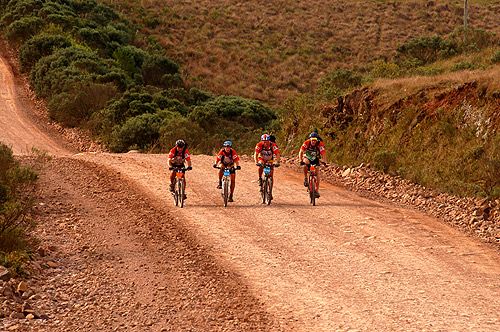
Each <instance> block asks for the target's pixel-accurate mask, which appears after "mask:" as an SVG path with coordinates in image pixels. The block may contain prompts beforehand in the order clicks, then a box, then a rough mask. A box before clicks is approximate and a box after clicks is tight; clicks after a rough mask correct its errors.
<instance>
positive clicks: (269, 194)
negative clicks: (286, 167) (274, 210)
mask: <svg viewBox="0 0 500 332" xmlns="http://www.w3.org/2000/svg"><path fill="white" fill-rule="evenodd" d="M258 166H263V167H264V171H263V173H264V178H263V179H262V183H261V185H260V194H261V196H262V204H266V203H267V205H269V204H271V201H272V200H273V177H272V176H271V171H272V169H273V168H275V167H279V165H276V164H271V163H265V164H264V165H261V164H258Z"/></svg>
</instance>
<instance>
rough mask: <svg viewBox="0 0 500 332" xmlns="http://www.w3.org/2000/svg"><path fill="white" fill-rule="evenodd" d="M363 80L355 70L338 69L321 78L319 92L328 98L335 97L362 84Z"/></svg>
mask: <svg viewBox="0 0 500 332" xmlns="http://www.w3.org/2000/svg"><path fill="white" fill-rule="evenodd" d="M362 80H363V78H362V76H361V75H359V74H358V73H356V72H354V71H351V70H346V69H337V70H334V71H332V72H330V73H329V74H328V75H326V76H325V77H324V78H323V79H321V81H320V83H319V89H318V92H319V94H320V95H321V96H323V97H325V98H327V99H335V98H337V97H338V96H340V95H341V94H343V93H345V92H346V91H347V90H349V89H352V88H355V87H358V86H360V85H361V82H362Z"/></svg>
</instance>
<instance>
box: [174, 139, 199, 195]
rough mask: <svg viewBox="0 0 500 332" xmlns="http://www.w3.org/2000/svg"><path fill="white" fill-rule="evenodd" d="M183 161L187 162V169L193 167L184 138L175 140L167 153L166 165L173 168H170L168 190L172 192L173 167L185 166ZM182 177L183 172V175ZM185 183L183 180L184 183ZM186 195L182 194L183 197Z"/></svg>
mask: <svg viewBox="0 0 500 332" xmlns="http://www.w3.org/2000/svg"><path fill="white" fill-rule="evenodd" d="M184 162H186V163H187V165H188V167H187V168H186V169H187V170H192V169H193V167H192V166H191V155H190V154H189V151H188V149H187V144H186V142H185V141H184V140H182V139H179V140H177V141H176V142H175V146H174V147H173V148H172V149H170V152H169V154H168V166H169V167H173V168H174V169H173V170H172V173H171V174H170V191H171V192H174V190H175V173H176V172H175V168H183V167H185V165H184ZM183 176H184V179H185V178H186V177H185V174H184V175H183ZM185 184H186V182H185V180H184V185H185ZM186 198H187V196H186V194H184V199H186Z"/></svg>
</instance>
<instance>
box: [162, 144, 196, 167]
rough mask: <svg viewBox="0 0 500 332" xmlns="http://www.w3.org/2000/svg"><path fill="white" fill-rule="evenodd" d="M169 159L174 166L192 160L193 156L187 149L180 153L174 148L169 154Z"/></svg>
mask: <svg viewBox="0 0 500 332" xmlns="http://www.w3.org/2000/svg"><path fill="white" fill-rule="evenodd" d="M183 154H184V155H183ZM168 159H171V160H172V163H174V164H183V163H184V161H185V160H191V155H190V154H189V150H188V149H187V148H186V149H181V150H180V151H178V150H177V147H176V146H174V147H173V148H172V149H171V150H170V152H169V154H168Z"/></svg>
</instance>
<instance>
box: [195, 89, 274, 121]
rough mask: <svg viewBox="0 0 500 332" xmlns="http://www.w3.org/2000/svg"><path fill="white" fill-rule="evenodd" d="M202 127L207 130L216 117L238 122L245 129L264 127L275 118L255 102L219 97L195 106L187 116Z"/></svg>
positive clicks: (270, 111) (269, 111)
mask: <svg viewBox="0 0 500 332" xmlns="http://www.w3.org/2000/svg"><path fill="white" fill-rule="evenodd" d="M189 116H190V118H191V119H192V120H194V121H195V122H197V123H199V124H200V125H201V126H202V127H204V128H208V127H210V126H212V125H213V123H214V122H216V121H217V117H220V118H223V119H226V120H231V121H235V122H238V123H240V124H242V125H244V126H247V127H264V126H265V125H266V124H267V123H269V122H270V121H271V120H273V119H275V118H276V115H275V114H274V112H273V111H272V110H271V109H270V108H267V107H265V106H264V105H262V104H261V103H259V102H258V101H256V100H251V99H245V98H241V97H235V96H219V97H216V98H214V99H211V100H209V101H207V102H206V103H204V104H202V105H200V106H197V107H195V108H194V110H193V111H192V112H191V114H190V115H189Z"/></svg>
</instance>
